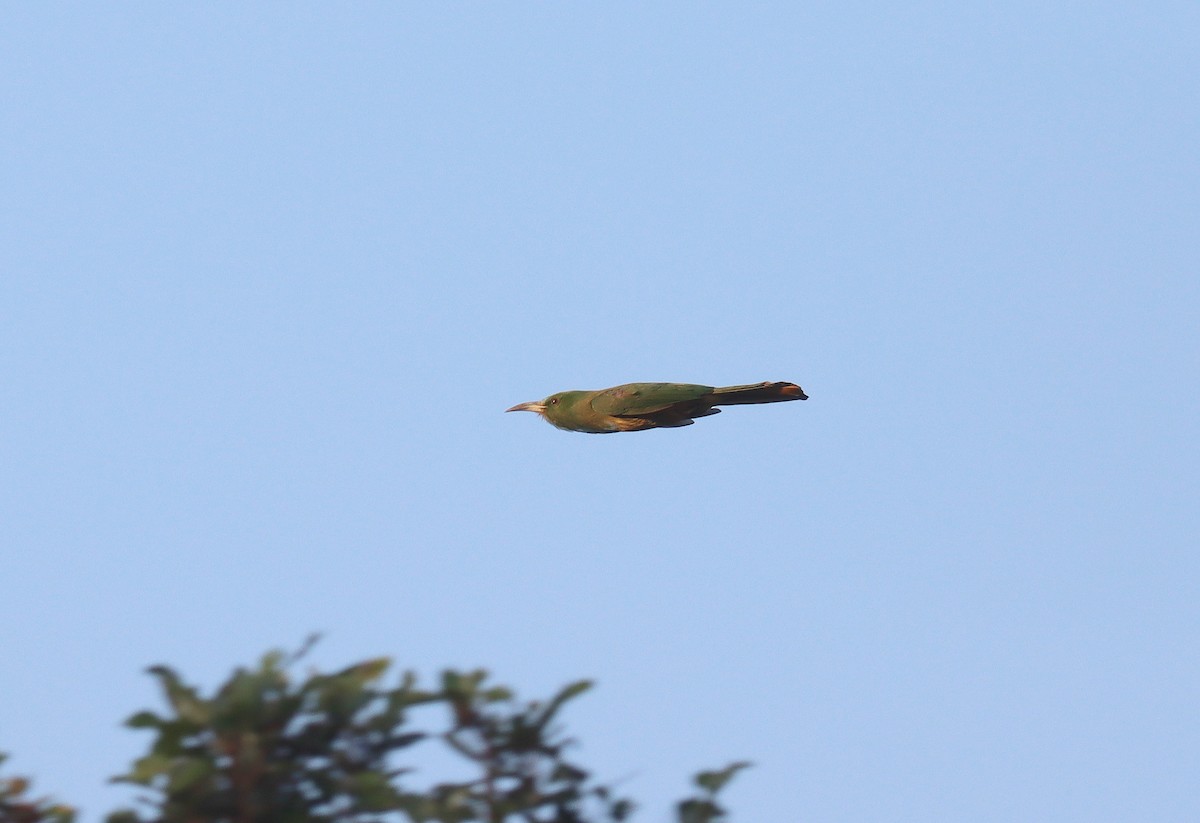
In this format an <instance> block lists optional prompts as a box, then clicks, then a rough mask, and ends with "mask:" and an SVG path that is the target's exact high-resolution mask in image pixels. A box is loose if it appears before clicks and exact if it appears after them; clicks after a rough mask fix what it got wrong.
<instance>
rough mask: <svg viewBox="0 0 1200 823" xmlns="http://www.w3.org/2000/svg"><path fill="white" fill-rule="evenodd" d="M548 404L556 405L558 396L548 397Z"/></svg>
mask: <svg viewBox="0 0 1200 823" xmlns="http://www.w3.org/2000/svg"><path fill="white" fill-rule="evenodd" d="M550 405H551V406H557V405H558V398H557V397H551V398H550Z"/></svg>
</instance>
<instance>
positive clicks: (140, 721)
mask: <svg viewBox="0 0 1200 823" xmlns="http://www.w3.org/2000/svg"><path fill="white" fill-rule="evenodd" d="M164 722H165V721H164V720H163V719H162V718H161V717H159V716H158V715H157V714H155V713H154V712H138V713H137V714H135V715H131V716H130V717H129V719H128V720H126V721H125V725H126V726H128V727H129V728H131V729H157V728H159V727H160V726H162V725H163V723H164Z"/></svg>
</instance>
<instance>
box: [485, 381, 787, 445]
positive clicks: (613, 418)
mask: <svg viewBox="0 0 1200 823" xmlns="http://www.w3.org/2000/svg"><path fill="white" fill-rule="evenodd" d="M807 399H808V395H806V394H805V393H804V390H803V389H801V388H800V387H799V386H797V385H796V384H795V383H753V384H750V385H746V386H725V387H723V388H715V387H713V386H701V385H697V384H694V383H625V384H624V385H621V386H613V387H612V388H611V389H601V390H600V391H565V392H559V393H558V394H552V395H550V396H549V397H547V398H546V399H545V400H540V401H534V402H531V403H519V404H517V405H516V406H513V407H512V408H511V409H508V411H532V412H537V413H538V414H540V415H542V416H543V417H544V418H546V420H547V421H548V422H549V423H552V424H553V425H555V426H557V427H558V428H560V429H566V430H567V431H577V432H588V433H591V434H608V433H611V432H621V431H643V430H645V429H658V428H676V427H679V426H690V425H691V424H692V423H693V422H694V420H695V418H697V417H707V416H708V415H711V414H717V413H718V412H720V409H718V408H714V407H715V406H732V405H741V404H749V403H781V402H784V401H787V400H807Z"/></svg>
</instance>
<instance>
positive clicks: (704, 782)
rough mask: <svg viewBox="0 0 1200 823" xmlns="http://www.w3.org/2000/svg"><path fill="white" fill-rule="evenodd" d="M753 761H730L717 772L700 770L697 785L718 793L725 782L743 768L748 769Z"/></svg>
mask: <svg viewBox="0 0 1200 823" xmlns="http://www.w3.org/2000/svg"><path fill="white" fill-rule="evenodd" d="M751 765H753V764H752V763H749V762H747V761H745V760H739V761H738V762H736V763H730V764H729V765H728V766H726V767H725V768H723V769H721V770H720V771H716V772H700V773H699V774H697V775H696V785H697V786H699V787H700V788H702V789H707V790H708V792H709V793H710V794H716V793H717V792H719V791H721V789H722V788H724V786H725V784H726V783H728V782H729V781H730V780H732V779H733V776H734V775H736V774H737V773H738V772H740V771H741V770H742V769H748V768H749V767H750V766H751Z"/></svg>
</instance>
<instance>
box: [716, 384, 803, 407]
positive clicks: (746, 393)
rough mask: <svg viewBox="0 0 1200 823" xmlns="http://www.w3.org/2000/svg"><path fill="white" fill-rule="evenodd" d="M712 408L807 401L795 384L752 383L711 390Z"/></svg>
mask: <svg viewBox="0 0 1200 823" xmlns="http://www.w3.org/2000/svg"><path fill="white" fill-rule="evenodd" d="M713 395H714V397H715V402H714V403H713V405H714V406H734V405H737V404H739V403H782V402H783V401H784V400H807V399H808V395H807V394H805V393H804V389H802V388H800V387H799V386H797V385H796V384H795V383H754V384H752V385H749V386H724V387H722V388H719V389H713Z"/></svg>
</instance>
